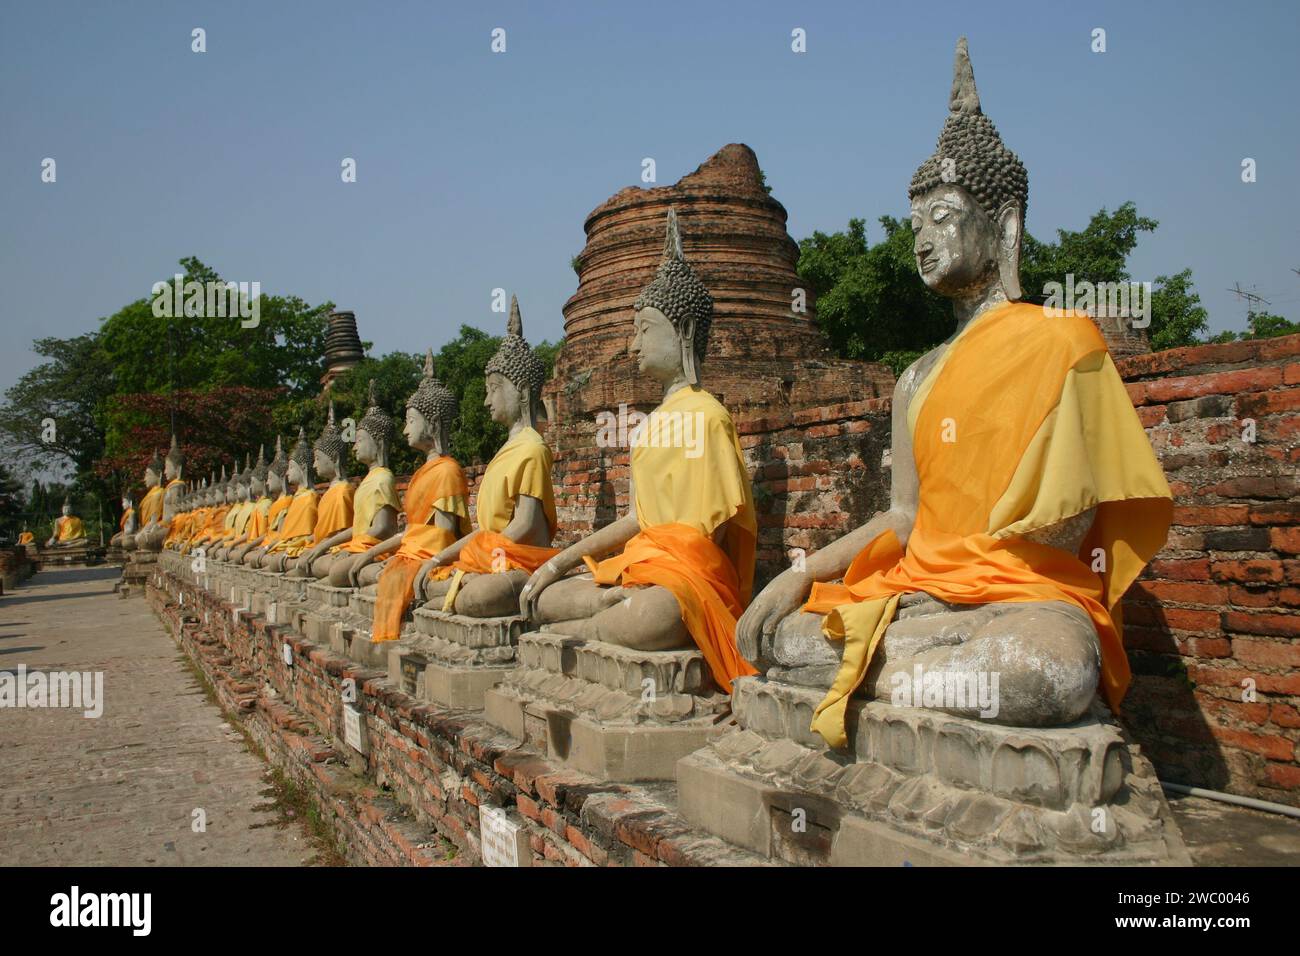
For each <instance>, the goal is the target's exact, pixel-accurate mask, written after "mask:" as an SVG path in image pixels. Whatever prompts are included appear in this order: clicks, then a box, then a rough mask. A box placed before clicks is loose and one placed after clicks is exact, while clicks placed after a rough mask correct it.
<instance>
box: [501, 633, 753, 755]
mask: <svg viewBox="0 0 1300 956" xmlns="http://www.w3.org/2000/svg"><path fill="white" fill-rule="evenodd" d="M517 654H518V657H519V666H517V667H516V668H514V669H512V670H510V671H508V672H507V673H506V675H505V676H504V677H503V679H502V681H501V683H500V684H498V685H497V686H496V687H494V688H492V689H490V690H488V691H487V692H486V693H485V694H484V695H483V696H484V709H485V712H486V716H487V719H488V722H489V723H491V724H493V725H494V726H496V727H499V728H501V729H502V730H504V731H505V732H506V733H508V734H510V735H511V736H512V737H515V738H517V739H519V740H522V741H524V742H525V743H527V744H529V745H530V746H533V747H536V748H537V749H538V750H540V751H541V752H542V753H544V754H546V755H547V756H548V757H549V758H550V759H552V760H555V761H558V762H560V763H563V764H565V765H567V766H569V767H572V768H573V769H575V770H578V771H580V772H582V773H586V774H590V775H591V776H593V777H596V778H598V779H600V780H608V781H634V780H671V779H672V778H673V774H674V767H675V765H676V762H677V760H678V759H679V758H680V757H683V756H685V755H686V754H688V753H690V752H691V751H693V750H695V749H696V748H698V747H699V746H701V745H703V744H704V742H705V741H706V740H707V739H708V737H709V734H710V732H711V731H713V729H714V728H715V726H716V725H717V723H718V721H720V720H723V719H725V718H726V715H727V714H728V712H729V701H728V698H727V696H726V695H725V694H721V693H718V692H717V691H715V690H714V689H713V687H712V682H711V678H710V676H709V671H708V666H707V665H706V664H705V661H704V655H702V654H700V652H699V651H696V650H682V651H658V652H654V651H634V650H629V649H628V648H625V647H618V646H616V645H613V644H605V643H601V642H598V641H583V640H579V639H578V638H573V637H567V636H565V635H562V634H556V633H553V632H548V631H535V632H532V633H528V634H524V635H522V636H521V637H520V638H519V646H518V648H517Z"/></svg>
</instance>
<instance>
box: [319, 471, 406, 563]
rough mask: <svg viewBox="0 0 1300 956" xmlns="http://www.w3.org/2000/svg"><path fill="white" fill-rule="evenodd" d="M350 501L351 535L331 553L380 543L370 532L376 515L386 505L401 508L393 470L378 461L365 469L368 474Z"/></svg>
mask: <svg viewBox="0 0 1300 956" xmlns="http://www.w3.org/2000/svg"><path fill="white" fill-rule="evenodd" d="M351 504H352V537H351V538H349V539H348V540H347V541H344V542H343V543H342V544H336V545H334V547H332V548H330V553H331V554H334V553H337V552H340V551H342V552H344V553H345V554H361V553H362V552H363V551H369V550H370V549H371V548H373V547H374V546H375V545H377V544H378V543H379V539H378V538H376V537H375V536H374V535H372V534H370V533H369V531H370V525H371V524H373V523H374V520H375V515H377V514H379V511H380V509H381V508H384V507H389V508H392V509H393V510H394V511H400V510H401V508H402V503H401V501H399V500H398V498H397V481H396V480H395V479H394V478H393V473H392V472H391V471H389V470H388V469H387V468H385V467H384V466H383V465H375V466H374V467H373V468H371V469H370V470H369V471H367V472H366V477H365V478H363V479H362V480H361V484H360V485H358V486H357V488H356V490H355V491H354V492H353V493H352V499H351ZM340 530H341V529H340Z"/></svg>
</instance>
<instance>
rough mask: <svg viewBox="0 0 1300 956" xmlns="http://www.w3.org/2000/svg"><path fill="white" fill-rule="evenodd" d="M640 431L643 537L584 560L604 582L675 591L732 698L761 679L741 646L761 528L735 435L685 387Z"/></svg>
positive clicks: (635, 469) (636, 462)
mask: <svg viewBox="0 0 1300 956" xmlns="http://www.w3.org/2000/svg"><path fill="white" fill-rule="evenodd" d="M673 423H678V429H677V432H676V434H677V438H678V439H682V436H683V434H685V435H687V436H691V437H692V438H693V440H692V441H685V440H684V439H682V440H681V441H674V440H668V439H669V433H670V432H671V431H672V430H671V429H670V427H669V426H670V425H671V424H673ZM683 425H684V426H685V428H684V430H683V427H682V426H683ZM638 431H639V432H640V434H639V436H637V435H636V433H634V440H633V442H632V446H633V447H632V454H631V466H632V482H633V485H634V487H635V489H636V512H637V522H638V524H639V525H640V527H641V530H640V532H639V533H638V534H637V535H636V536H635V537H633V538H632V539H631V540H630V541H628V543H627V545H626V546H625V547H624V549H623V552H622V554H618V555H615V556H614V557H612V558H607V559H606V560H604V561H601V562H599V563H597V562H596V561H594V560H592V559H591V558H590V557H587V558H586V559H585V560H586V562H587V566H588V567H589V568H591V570H592V572H593V574H594V575H595V579H596V583H597V584H605V585H612V584H619V583H622V584H624V585H632V586H637V585H658V586H659V587H662V588H666V589H667V590H668V591H670V592H671V593H672V595H673V597H675V598H676V599H677V603H678V605H679V606H680V608H681V612H682V621H683V622H684V623H685V624H686V629H687V630H688V631H689V632H690V634H691V638H692V639H693V640H694V641H695V644H696V646H697V647H698V648H699V649H700V653H702V654H703V655H704V659H705V661H706V662H707V663H708V665H709V672H710V674H712V676H713V680H714V682H715V683H716V684H717V685H718V687H719V688H721V689H722V690H723V691H725V692H726V693H730V692H731V682H732V681H733V680H735V679H736V678H737V677H743V676H747V675H750V674H756V673H758V672H757V671H756V670H755V669H754V667H753V666H751V665H750V664H749V663H748V662H747V661H745V659H744V658H742V657H741V656H740V651H739V650H738V649H737V648H736V621H737V620H738V619H739V618H740V615H741V614H743V613H744V610H745V607H746V606H747V605H748V604H749V598H750V592H751V590H752V588H753V584H754V546H755V540H756V538H757V530H758V522H757V518H756V515H755V512H754V496H753V491H752V488H751V486H750V481H749V470H748V469H747V468H746V466H745V459H744V456H743V454H742V453H741V450H740V440H739V438H738V437H737V435H736V427H735V425H734V423H733V422H732V420H731V416H730V415H729V414H727V410H726V409H725V408H723V407H722V405H721V404H720V403H719V402H718V400H717V399H715V398H714V397H713V396H712V395H710V394H709V393H708V392H706V391H704V390H703V389H700V388H696V387H691V386H688V387H686V388H681V389H678V390H677V391H676V392H674V393H673V394H672V395H669V396H668V397H667V398H666V399H664V401H663V403H662V404H661V405H660V406H659V408H658V409H656V410H655V412H654V413H652V414H651V417H650V418H649V420H648V421H647V422H646V427H645V429H638ZM715 533H718V534H720V537H721V542H720V544H719V543H718V542H715V541H714V540H713V539H714V535H715Z"/></svg>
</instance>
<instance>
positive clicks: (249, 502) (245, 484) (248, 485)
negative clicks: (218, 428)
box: [212, 453, 254, 561]
mask: <svg viewBox="0 0 1300 956" xmlns="http://www.w3.org/2000/svg"><path fill="white" fill-rule="evenodd" d="M230 485H231V488H233V489H234V503H233V505H232V506H231V509H230V514H228V515H227V516H226V521H225V526H224V529H223V531H222V534H221V537H220V539H218V540H216V541H214V542H213V543H212V556H213V557H214V558H216V559H217V560H218V561H225V560H226V559H227V558H228V557H229V556H230V549H231V547H232V546H233V545H235V544H237V543H239V542H240V541H242V540H243V539H244V535H245V534H246V533H247V532H248V528H249V526H250V525H251V524H252V521H253V511H254V502H253V497H252V488H253V463H252V456H251V455H249V454H248V453H245V454H244V469H243V471H239V470H238V469H236V471H235V472H234V473H233V474H232V475H231V476H230Z"/></svg>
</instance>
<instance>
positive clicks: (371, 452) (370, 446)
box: [352, 428, 379, 465]
mask: <svg viewBox="0 0 1300 956" xmlns="http://www.w3.org/2000/svg"><path fill="white" fill-rule="evenodd" d="M352 454H354V455H356V456H357V461H359V462H361V463H362V464H365V465H368V464H370V463H371V462H373V461H375V460H376V459H378V458H379V442H377V441H375V436H374V435H372V434H370V432H368V431H366V430H365V429H364V428H358V429H357V440H356V442H354V443H353V445H352Z"/></svg>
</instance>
